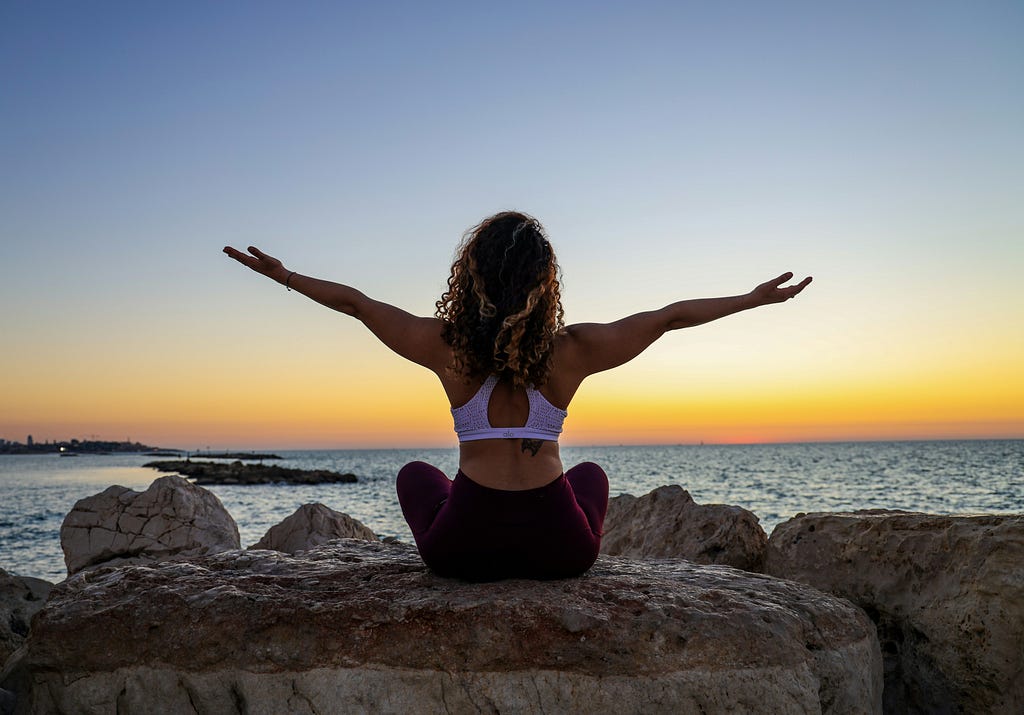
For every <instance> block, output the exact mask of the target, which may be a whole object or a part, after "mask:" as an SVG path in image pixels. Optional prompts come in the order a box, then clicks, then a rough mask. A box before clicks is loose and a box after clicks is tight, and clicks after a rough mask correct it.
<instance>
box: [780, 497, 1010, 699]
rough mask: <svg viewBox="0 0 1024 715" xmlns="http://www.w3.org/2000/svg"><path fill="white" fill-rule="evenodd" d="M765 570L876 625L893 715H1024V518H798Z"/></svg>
mask: <svg viewBox="0 0 1024 715" xmlns="http://www.w3.org/2000/svg"><path fill="white" fill-rule="evenodd" d="M765 570H766V572H767V573H770V574H773V575H776V576H783V577H785V578H791V579H796V580H798V581H802V582H804V583H808V584H811V585H812V586H814V587H816V588H819V589H822V590H823V591H828V592H830V593H833V594H837V595H840V596H843V597H845V598H848V599H850V600H851V601H853V602H854V603H856V604H858V605H859V606H861V607H862V608H864V609H865V610H866V611H867V612H868V614H869V615H871V617H872V618H873V619H874V620H875V621H876V623H877V626H878V635H879V640H880V641H881V644H882V652H883V654H884V657H885V660H884V662H885V710H886V712H892V713H960V712H967V713H1007V714H1009V713H1013V714H1014V715H1016V714H1017V713H1022V712H1024V679H1022V678H1021V677H1020V674H1021V672H1024V516H1021V515H1014V516H971V517H966V516H933V515H928V514H914V513H908V512H893V511H883V510H872V511H859V512H854V513H851V514H807V515H798V516H797V517H796V518H793V519H790V520H789V521H787V522H785V523H783V524H780V525H779V526H778V527H776V528H775V530H774V531H773V532H772V536H771V539H770V540H769V542H768V556H767V561H766V564H765Z"/></svg>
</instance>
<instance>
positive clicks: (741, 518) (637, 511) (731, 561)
mask: <svg viewBox="0 0 1024 715" xmlns="http://www.w3.org/2000/svg"><path fill="white" fill-rule="evenodd" d="M767 544H768V537H767V536H766V535H765V533H764V529H762V528H761V525H760V524H759V523H758V521H757V516H755V515H754V514H753V513H752V512H749V511H747V510H746V509H743V508H741V507H738V506H728V505H726V504H697V503H696V502H694V501H693V497H691V496H690V493H689V492H688V491H686V490H685V489H683V488H682V487H680V486H677V485H672V486H665V487H658V488H657V489H655V490H654V491H653V492H651V493H650V494H645V495H644V496H642V497H635V496H633V495H631V494H623V495H621V496H617V497H615V498H614V499H611V500H609V502H608V515H607V516H606V517H605V521H604V537H603V538H602V539H601V553H603V554H608V555H610V556H628V557H630V558H634V559H664V558H682V559H687V560H688V561H693V562H695V563H698V564H723V565H725V566H732V567H734V568H739V569H744V570H746V571H760V570H761V566H762V563H763V561H764V552H765V549H766V548H767Z"/></svg>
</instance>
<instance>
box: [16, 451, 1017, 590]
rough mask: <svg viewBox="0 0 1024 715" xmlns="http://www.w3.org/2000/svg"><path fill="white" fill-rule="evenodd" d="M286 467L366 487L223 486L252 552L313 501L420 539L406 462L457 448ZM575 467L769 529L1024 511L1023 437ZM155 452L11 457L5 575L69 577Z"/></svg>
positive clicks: (145, 474) (583, 457)
mask: <svg viewBox="0 0 1024 715" xmlns="http://www.w3.org/2000/svg"><path fill="white" fill-rule="evenodd" d="M278 454H280V455H281V456H283V457H285V459H283V460H282V461H281V462H280V464H282V465H283V466H289V467H299V468H305V469H313V468H320V469H332V470H335V471H339V472H352V473H354V474H356V475H357V476H358V477H359V479H360V481H359V482H358V483H357V484H331V485H323V486H291V485H284V484H276V485H263V486H213V487H208V488H209V489H210V490H211V491H213V492H214V493H215V494H216V495H217V496H218V497H219V498H220V500H221V501H222V502H223V503H224V506H225V507H226V508H227V510H228V511H229V512H230V513H231V515H232V516H233V517H234V518H235V521H236V522H238V529H239V532H240V534H241V538H242V546H243V547H245V546H249V545H251V544H253V543H255V542H256V541H258V540H259V539H260V538H261V537H262V536H263V534H264V533H265V532H266V531H267V529H269V528H270V527H271V526H273V525H274V524H277V523H278V522H280V521H281V520H282V519H284V518H285V517H287V516H288V515H289V514H291V513H292V512H293V511H295V509H297V508H298V507H299V506H301V505H302V504H305V503H308V502H322V503H324V504H326V505H327V506H329V507H331V508H332V509H335V510H337V511H341V512H345V513H346V514H349V515H350V516H352V517H354V518H356V519H358V520H359V521H361V522H363V523H364V524H366V525H367V526H369V527H370V528H371V529H373V530H374V531H375V532H377V533H378V534H380V535H381V536H395V537H398V538H399V539H402V540H404V541H410V542H411V541H412V536H411V534H410V533H409V530H408V528H407V527H406V525H405V521H404V520H403V518H402V513H401V510H400V508H399V506H398V500H397V498H396V497H395V491H394V480H395V474H397V472H398V470H399V469H400V468H401V467H402V465H404V464H405V463H407V462H410V461H413V460H423V461H427V462H431V463H432V464H435V465H437V466H438V467H439V468H441V469H442V470H444V471H445V472H446V473H448V474H449V475H451V474H454V472H455V469H456V467H457V464H458V452H457V450H456V449H454V448H452V449H420V450H412V449H403V450H329V451H302V452H298V451H293V452H278ZM562 457H563V462H564V463H565V465H566V467H569V466H571V465H573V464H576V463H578V462H582V461H594V462H597V463H599V464H601V465H602V466H603V467H604V468H605V471H606V472H607V473H608V478H609V481H610V483H611V494H612V496H615V495H617V494H622V493H629V494H635V495H638V496H639V495H642V494H646V493H647V492H649V491H651V490H652V489H654V488H656V487H659V486H661V485H664V484H679V485H682V486H683V487H685V488H686V489H688V490H689V491H690V493H691V494H692V495H693V498H694V499H695V500H696V501H697V502H698V503H708V504H710V503H725V504H735V505H738V506H742V507H744V508H746V509H749V510H751V511H753V512H754V513H755V514H757V516H758V517H759V519H760V521H761V525H762V526H763V527H764V528H765V530H766V531H767V532H768V533H771V530H772V529H773V528H774V527H775V526H776V525H777V524H779V523H780V522H782V521H784V520H786V519H788V518H790V517H792V516H794V515H795V514H797V513H799V512H812V511H847V510H853V509H869V508H889V509H906V510H910V511H922V512H930V513H935V514H970V513H1021V512H1024V440H991V441H987V440H985V441H937V442H847V443H810V444H766V445H701V446H696V445H679V446H623V447H563V449H562ZM153 459H154V458H153V457H147V456H145V455H132V454H129V455H110V456H100V455H82V456H79V457H76V458H70V459H69V458H61V457H58V456H57V455H0V568H3V569H5V570H6V571H8V572H11V573H16V574H20V575H23V576H36V577H39V578H45V579H48V580H50V581H60V580H61V579H63V578H64V577H65V575H66V571H65V568H64V561H63V555H62V553H61V550H60V536H59V534H60V525H61V522H62V521H63V519H64V516H65V515H66V514H67V512H68V511H69V510H70V509H71V508H72V507H73V506H74V504H75V502H76V501H77V500H79V499H81V498H83V497H86V496H90V495H92V494H96V493H98V492H101V491H103V490H104V489H105V488H106V487H108V486H110V485H111V484H120V485H122V486H126V487H130V488H132V489H136V490H142V489H145V488H146V487H147V486H148V485H149V484H150V483H151V482H152V481H153V480H154V479H156V478H157V477H158V476H160V475H159V474H158V473H157V472H156V471H154V470H152V469H148V468H144V467H143V466H142V465H143V464H144V463H146V462H148V461H151V460H153Z"/></svg>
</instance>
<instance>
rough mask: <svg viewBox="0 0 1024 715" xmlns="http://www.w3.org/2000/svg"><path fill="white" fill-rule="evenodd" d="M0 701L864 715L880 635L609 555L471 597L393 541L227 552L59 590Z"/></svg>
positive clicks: (808, 598) (870, 700)
mask: <svg viewBox="0 0 1024 715" xmlns="http://www.w3.org/2000/svg"><path fill="white" fill-rule="evenodd" d="M3 687H5V688H8V689H9V690H15V691H17V692H18V694H19V701H18V712H19V713H51V712H79V713H108V712H121V713H147V712H162V713H194V712H197V711H198V712H266V713H310V712H380V713H408V712H479V711H487V712H590V713H691V712H692V713H697V712H709V713H714V712H778V713H822V712H825V713H844V714H846V713H872V712H879V708H880V702H881V658H880V654H879V651H878V643H877V640H876V638H875V631H874V627H873V625H872V623H871V622H870V621H869V620H868V618H867V617H866V616H865V615H864V614H863V612H862V611H860V610H859V609H857V608H855V607H853V606H851V605H850V604H849V603H848V602H846V601H843V600H840V599H836V598H834V597H831V596H828V595H826V594H823V593H821V592H819V591H817V590H815V589H812V588H809V587H807V586H804V585H801V584H797V583H793V582H786V581H781V580H777V579H773V578H770V577H767V576H763V575H758V574H750V573H745V572H741V571H737V570H734V569H730V568H727V567H721V566H697V565H693V564H689V563H686V562H683V561H648V562H640V561H631V560H627V559H621V558H612V557H601V558H600V559H599V560H598V563H597V565H596V566H595V567H594V568H593V569H592V570H591V571H590V572H589V573H588V574H587V575H585V576H583V577H580V578H576V579H568V580H559V581H546V582H538V581H525V580H512V581H501V582H495V583H473V584H469V583H463V582H459V581H455V580H450V579H444V578H440V577H438V576H435V575H433V574H432V573H430V572H429V571H428V570H427V569H426V568H425V567H424V566H423V564H422V562H421V561H420V559H419V557H418V555H417V554H416V552H415V550H414V549H413V548H411V547H409V546H404V545H399V544H383V543H379V542H377V543H370V542H366V541H358V540H341V541H335V542H332V543H331V544H328V545H325V546H319V547H317V548H314V549H312V550H310V551H307V552H305V553H304V554H302V555H301V556H288V555H285V554H281V553H276V552H272V551H229V552H223V553H220V554H214V555H210V556H202V557H196V558H193V559H191V560H190V561H189V562H187V563H185V562H164V563H159V564H153V565H147V566H125V567H121V568H103V569H98V570H93V571H86V572H82V573H80V574H78V575H76V576H73V577H71V578H69V579H67V580H66V581H65V582H63V583H61V584H59V585H57V586H56V587H55V588H54V591H53V593H52V595H51V597H50V599H49V601H48V602H47V604H46V606H45V608H44V609H43V610H42V611H41V612H40V613H39V614H38V615H37V617H36V619H35V622H34V623H33V628H32V632H31V634H30V636H29V639H28V641H27V644H26V647H25V648H24V649H23V650H22V651H20V652H19V656H17V657H16V658H14V659H12V663H10V664H9V666H8V670H7V672H6V674H5V676H4V680H3Z"/></svg>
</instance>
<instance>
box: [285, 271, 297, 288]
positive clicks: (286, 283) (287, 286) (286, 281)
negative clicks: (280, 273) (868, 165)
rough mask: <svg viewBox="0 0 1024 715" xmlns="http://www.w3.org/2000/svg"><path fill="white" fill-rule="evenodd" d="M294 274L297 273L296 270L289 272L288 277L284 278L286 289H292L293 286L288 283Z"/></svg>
mask: <svg viewBox="0 0 1024 715" xmlns="http://www.w3.org/2000/svg"><path fill="white" fill-rule="evenodd" d="M294 275H295V271H292V272H291V273H289V274H288V277H287V278H285V279H284V287H285V288H286V289H288V290H291V289H292V287H291V286H290V285H288V284H289V283H291V282H292V276H294Z"/></svg>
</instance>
